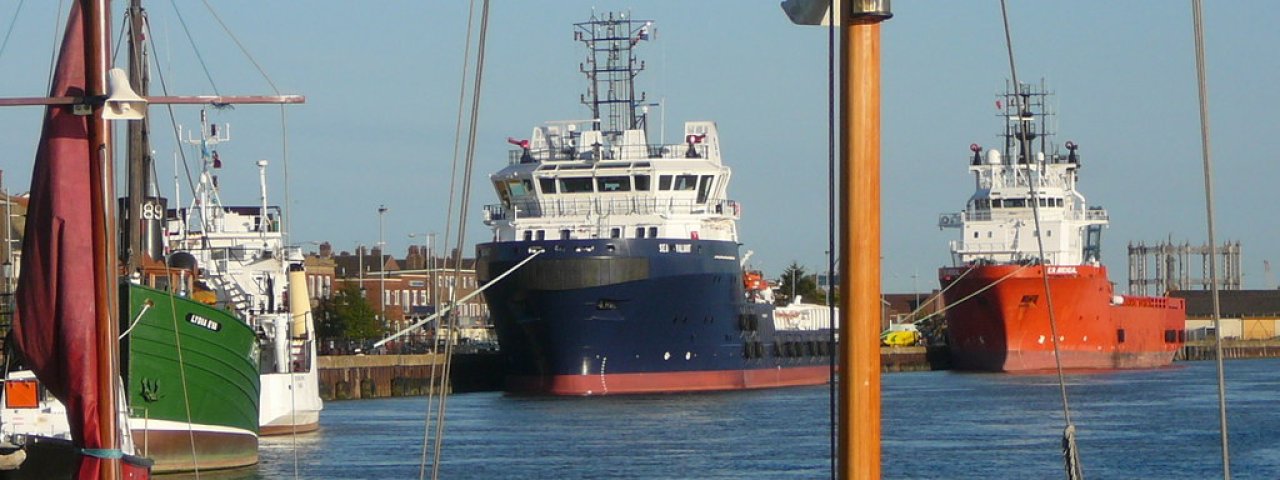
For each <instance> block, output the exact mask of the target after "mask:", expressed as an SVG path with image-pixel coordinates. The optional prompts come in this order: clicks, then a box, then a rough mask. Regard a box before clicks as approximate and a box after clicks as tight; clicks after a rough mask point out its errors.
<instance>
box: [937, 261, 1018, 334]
mask: <svg viewBox="0 0 1280 480" xmlns="http://www.w3.org/2000/svg"><path fill="white" fill-rule="evenodd" d="M1028 266H1029V265H1023V266H1021V267H1018V269H1016V270H1014V271H1012V272H1009V273H1008V274H1007V275H1005V276H1003V277H1000V278H999V279H998V280H996V281H994V282H991V283H990V284H988V285H987V286H985V287H982V288H979V289H978V290H976V291H974V292H973V293H970V294H968V295H965V296H964V298H961V299H959V300H956V301H954V302H951V304H950V305H944V306H943V307H942V308H940V309H938V311H936V312H933V313H930V314H928V315H925V317H924V318H921V319H920V320H916V321H917V322H922V321H925V320H928V319H930V318H933V317H936V316H938V315H942V314H943V313H946V312H947V310H951V307H954V306H956V305H959V304H961V303H964V302H965V301H967V300H969V299H970V298H973V297H976V296H978V295H979V294H981V293H982V292H985V291H987V290H990V289H991V288H993V287H995V286H996V285H999V284H1001V283H1002V282H1004V281H1005V280H1008V279H1009V278H1010V277H1013V276H1014V275H1017V274H1018V272H1021V271H1023V270H1024V269H1026V268H1027V267H1028ZM969 271H973V269H969ZM968 274H969V272H965V275H968ZM960 277H961V278H963V277H964V275H961V276H960ZM959 279H960V278H957V279H956V280H959ZM952 285H955V284H954V283H952Z"/></svg>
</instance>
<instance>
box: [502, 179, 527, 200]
mask: <svg viewBox="0 0 1280 480" xmlns="http://www.w3.org/2000/svg"><path fill="white" fill-rule="evenodd" d="M507 188H508V189H510V190H511V196H513V197H523V196H525V195H528V194H529V193H530V192H532V191H533V184H532V183H530V182H529V179H527V178H526V179H522V180H508V181H507Z"/></svg>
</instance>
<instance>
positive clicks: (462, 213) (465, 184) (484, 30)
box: [431, 0, 489, 480]
mask: <svg viewBox="0 0 1280 480" xmlns="http://www.w3.org/2000/svg"><path fill="white" fill-rule="evenodd" d="M488 33H489V0H484V2H483V3H481V7H480V35H479V40H478V41H477V42H476V71H475V77H474V85H473V86H472V87H471V112H470V113H471V125H470V127H468V129H467V130H468V131H469V132H470V133H471V135H470V137H469V138H468V141H467V154H466V157H465V161H464V162H463V174H462V194H461V202H460V205H459V208H458V219H459V228H458V241H457V243H456V244H455V245H456V247H455V248H454V251H453V258H454V264H453V278H454V283H455V284H456V285H458V286H461V282H458V280H459V279H461V277H462V248H461V247H462V245H465V244H466V238H467V229H465V228H462V227H461V221H462V219H465V218H466V217H467V210H468V207H469V205H470V202H471V174H472V170H473V167H474V166H475V147H476V124H477V123H478V122H479V119H480V91H481V89H480V87H481V85H482V84H483V81H484V55H485V43H486V41H487V40H488V36H489V35H488ZM457 295H458V293H457V289H450V291H449V296H450V303H451V304H452V305H454V306H456V305H457V300H456V299H457ZM455 311H456V310H455ZM447 321H448V325H449V338H450V341H449V342H447V343H446V344H445V347H444V350H445V357H446V358H445V362H444V372H443V373H442V374H441V376H440V384H441V386H442V387H444V388H441V391H440V409H439V411H438V418H437V420H436V438H435V440H436V442H435V458H434V459H433V461H432V464H431V478H432V480H436V479H438V478H440V449H441V445H442V444H443V442H444V420H445V408H446V407H447V406H448V403H449V396H448V394H447V393H446V391H447V390H446V389H447V387H448V385H449V375H450V371H451V370H452V369H453V361H452V359H453V343H454V342H453V341H452V340H453V338H454V337H455V336H456V335H457V334H456V333H455V332H457V325H458V316H457V315H450V316H449V318H448V319H447Z"/></svg>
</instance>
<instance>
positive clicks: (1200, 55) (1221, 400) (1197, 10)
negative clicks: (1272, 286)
mask: <svg viewBox="0 0 1280 480" xmlns="http://www.w3.org/2000/svg"><path fill="white" fill-rule="evenodd" d="M1203 10H1204V6H1203V4H1202V3H1201V1H1200V0H1191V18H1192V23H1193V24H1194V28H1195V36H1196V91H1197V94H1198V96H1199V100H1200V155H1201V157H1202V158H1203V159H1204V206H1205V218H1206V221H1207V223H1208V229H1209V249H1210V251H1209V278H1210V281H1209V290H1210V292H1211V293H1210V296H1211V298H1212V299H1213V329H1214V330H1213V331H1214V342H1213V343H1214V351H1215V353H1216V357H1217V366H1218V422H1219V424H1220V427H1221V435H1222V479H1223V480H1231V454H1230V449H1229V443H1228V442H1227V383H1226V379H1225V376H1224V373H1223V371H1224V368H1223V366H1222V310H1221V304H1220V303H1219V298H1218V255H1217V254H1216V253H1214V252H1213V249H1215V248H1217V247H1216V245H1217V243H1215V242H1216V241H1217V240H1216V239H1215V236H1214V230H1215V229H1214V223H1213V159H1212V156H1211V155H1210V149H1209V87H1208V83H1209V82H1208V79H1207V78H1206V74H1205V66H1204V65H1205V61H1204V13H1203Z"/></svg>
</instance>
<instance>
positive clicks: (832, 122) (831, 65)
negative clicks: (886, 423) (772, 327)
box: [663, 0, 840, 480]
mask: <svg viewBox="0 0 1280 480" xmlns="http://www.w3.org/2000/svg"><path fill="white" fill-rule="evenodd" d="M835 11H836V0H829V1H828V2H827V12H828V14H829V15H831V21H830V22H827V252H828V254H827V318H829V319H831V320H832V321H830V322H828V323H827V343H828V344H830V345H831V346H832V350H837V351H838V350H839V347H838V344H837V343H836V321H839V320H840V319H839V318H838V317H837V316H836V304H835V302H833V301H831V293H832V292H833V291H835V289H833V288H831V287H832V285H831V272H834V271H835V270H836V260H835V258H836V252H838V250H836V210H837V209H839V207H838V206H837V204H836V178H837V176H838V175H839V171H838V170H837V169H838V167H837V163H836V102H837V100H838V99H837V97H836V84H838V83H839V80H838V79H837V78H836V76H837V75H838V72H837V71H836V21H835ZM663 111H664V112H665V109H664V110H663ZM836 357H837V355H835V354H834V353H833V354H832V355H829V356H827V366H828V367H829V368H830V369H831V371H830V373H829V378H828V380H827V410H828V411H827V415H828V417H827V418H828V419H829V420H830V423H829V424H828V426H829V428H830V432H829V434H828V435H829V436H830V442H831V480H836V477H837V473H836V472H838V471H839V470H840V467H839V464H838V459H839V453H838V452H837V449H838V448H839V443H840V440H839V439H840V437H839V429H838V428H837V423H836V421H837V418H836V417H837V414H838V413H837V412H838V410H837V408H838V403H837V399H838V396H839V393H838V392H837V391H836V387H837V386H836V383H837V381H836V380H837V379H836V375H837V373H836Z"/></svg>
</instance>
